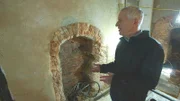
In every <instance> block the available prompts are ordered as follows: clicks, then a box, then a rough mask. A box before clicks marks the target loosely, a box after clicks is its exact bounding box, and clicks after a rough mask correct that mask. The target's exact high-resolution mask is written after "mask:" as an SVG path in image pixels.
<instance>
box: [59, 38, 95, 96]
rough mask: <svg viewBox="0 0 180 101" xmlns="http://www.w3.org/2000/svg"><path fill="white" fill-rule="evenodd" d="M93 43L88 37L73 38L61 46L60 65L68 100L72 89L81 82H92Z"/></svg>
mask: <svg viewBox="0 0 180 101" xmlns="http://www.w3.org/2000/svg"><path fill="white" fill-rule="evenodd" d="M92 46H93V41H92V40H91V39H88V38H86V37H81V36H80V37H73V38H72V39H70V40H67V41H66V42H64V43H63V44H62V45H61V46H60V53H59V57H60V62H61V63H60V64H61V68H62V82H63V87H64V94H65V96H66V98H67V96H68V93H69V92H70V91H71V89H72V87H73V86H74V85H75V84H76V83H78V82H79V81H87V82H88V81H91V77H90V74H91V72H90V68H91V65H92V62H93V61H94V56H93V55H92Z"/></svg>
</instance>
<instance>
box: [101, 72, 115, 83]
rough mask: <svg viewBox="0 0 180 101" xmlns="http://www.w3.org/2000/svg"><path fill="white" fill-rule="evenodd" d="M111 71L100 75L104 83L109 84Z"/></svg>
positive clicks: (111, 75)
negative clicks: (105, 74)
mask: <svg viewBox="0 0 180 101" xmlns="http://www.w3.org/2000/svg"><path fill="white" fill-rule="evenodd" d="M113 75H114V74H113V73H108V75H107V76H100V81H103V82H104V83H107V84H111V81H112V77H113Z"/></svg>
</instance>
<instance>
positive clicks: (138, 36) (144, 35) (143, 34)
mask: <svg viewBox="0 0 180 101" xmlns="http://www.w3.org/2000/svg"><path fill="white" fill-rule="evenodd" d="M148 37H150V35H149V31H147V30H144V31H141V32H140V33H137V34H136V35H135V36H132V37H130V39H129V40H127V38H125V37H121V38H120V40H121V41H127V42H130V41H132V40H136V39H144V38H148Z"/></svg>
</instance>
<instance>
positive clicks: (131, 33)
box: [125, 30, 141, 39]
mask: <svg viewBox="0 0 180 101" xmlns="http://www.w3.org/2000/svg"><path fill="white" fill-rule="evenodd" d="M139 32H141V30H136V31H134V32H130V34H129V35H128V36H125V37H126V38H128V39H130V38H131V37H132V36H136V35H137V34H139Z"/></svg>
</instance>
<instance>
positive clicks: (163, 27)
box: [152, 15, 180, 61]
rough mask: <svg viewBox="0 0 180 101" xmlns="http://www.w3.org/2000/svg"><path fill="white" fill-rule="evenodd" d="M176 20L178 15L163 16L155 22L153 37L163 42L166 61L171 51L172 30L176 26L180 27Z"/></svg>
mask: <svg viewBox="0 0 180 101" xmlns="http://www.w3.org/2000/svg"><path fill="white" fill-rule="evenodd" d="M175 20H176V17H174V16H173V15H170V16H166V17H161V18H160V19H158V20H157V21H156V22H155V24H154V26H153V31H152V37H154V38H155V39H157V40H158V41H159V42H160V43H161V44H162V46H163V48H164V53H165V61H166V60H167V58H168V56H169V52H170V47H169V34H170V31H171V30H172V29H174V28H180V24H177V23H175Z"/></svg>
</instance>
